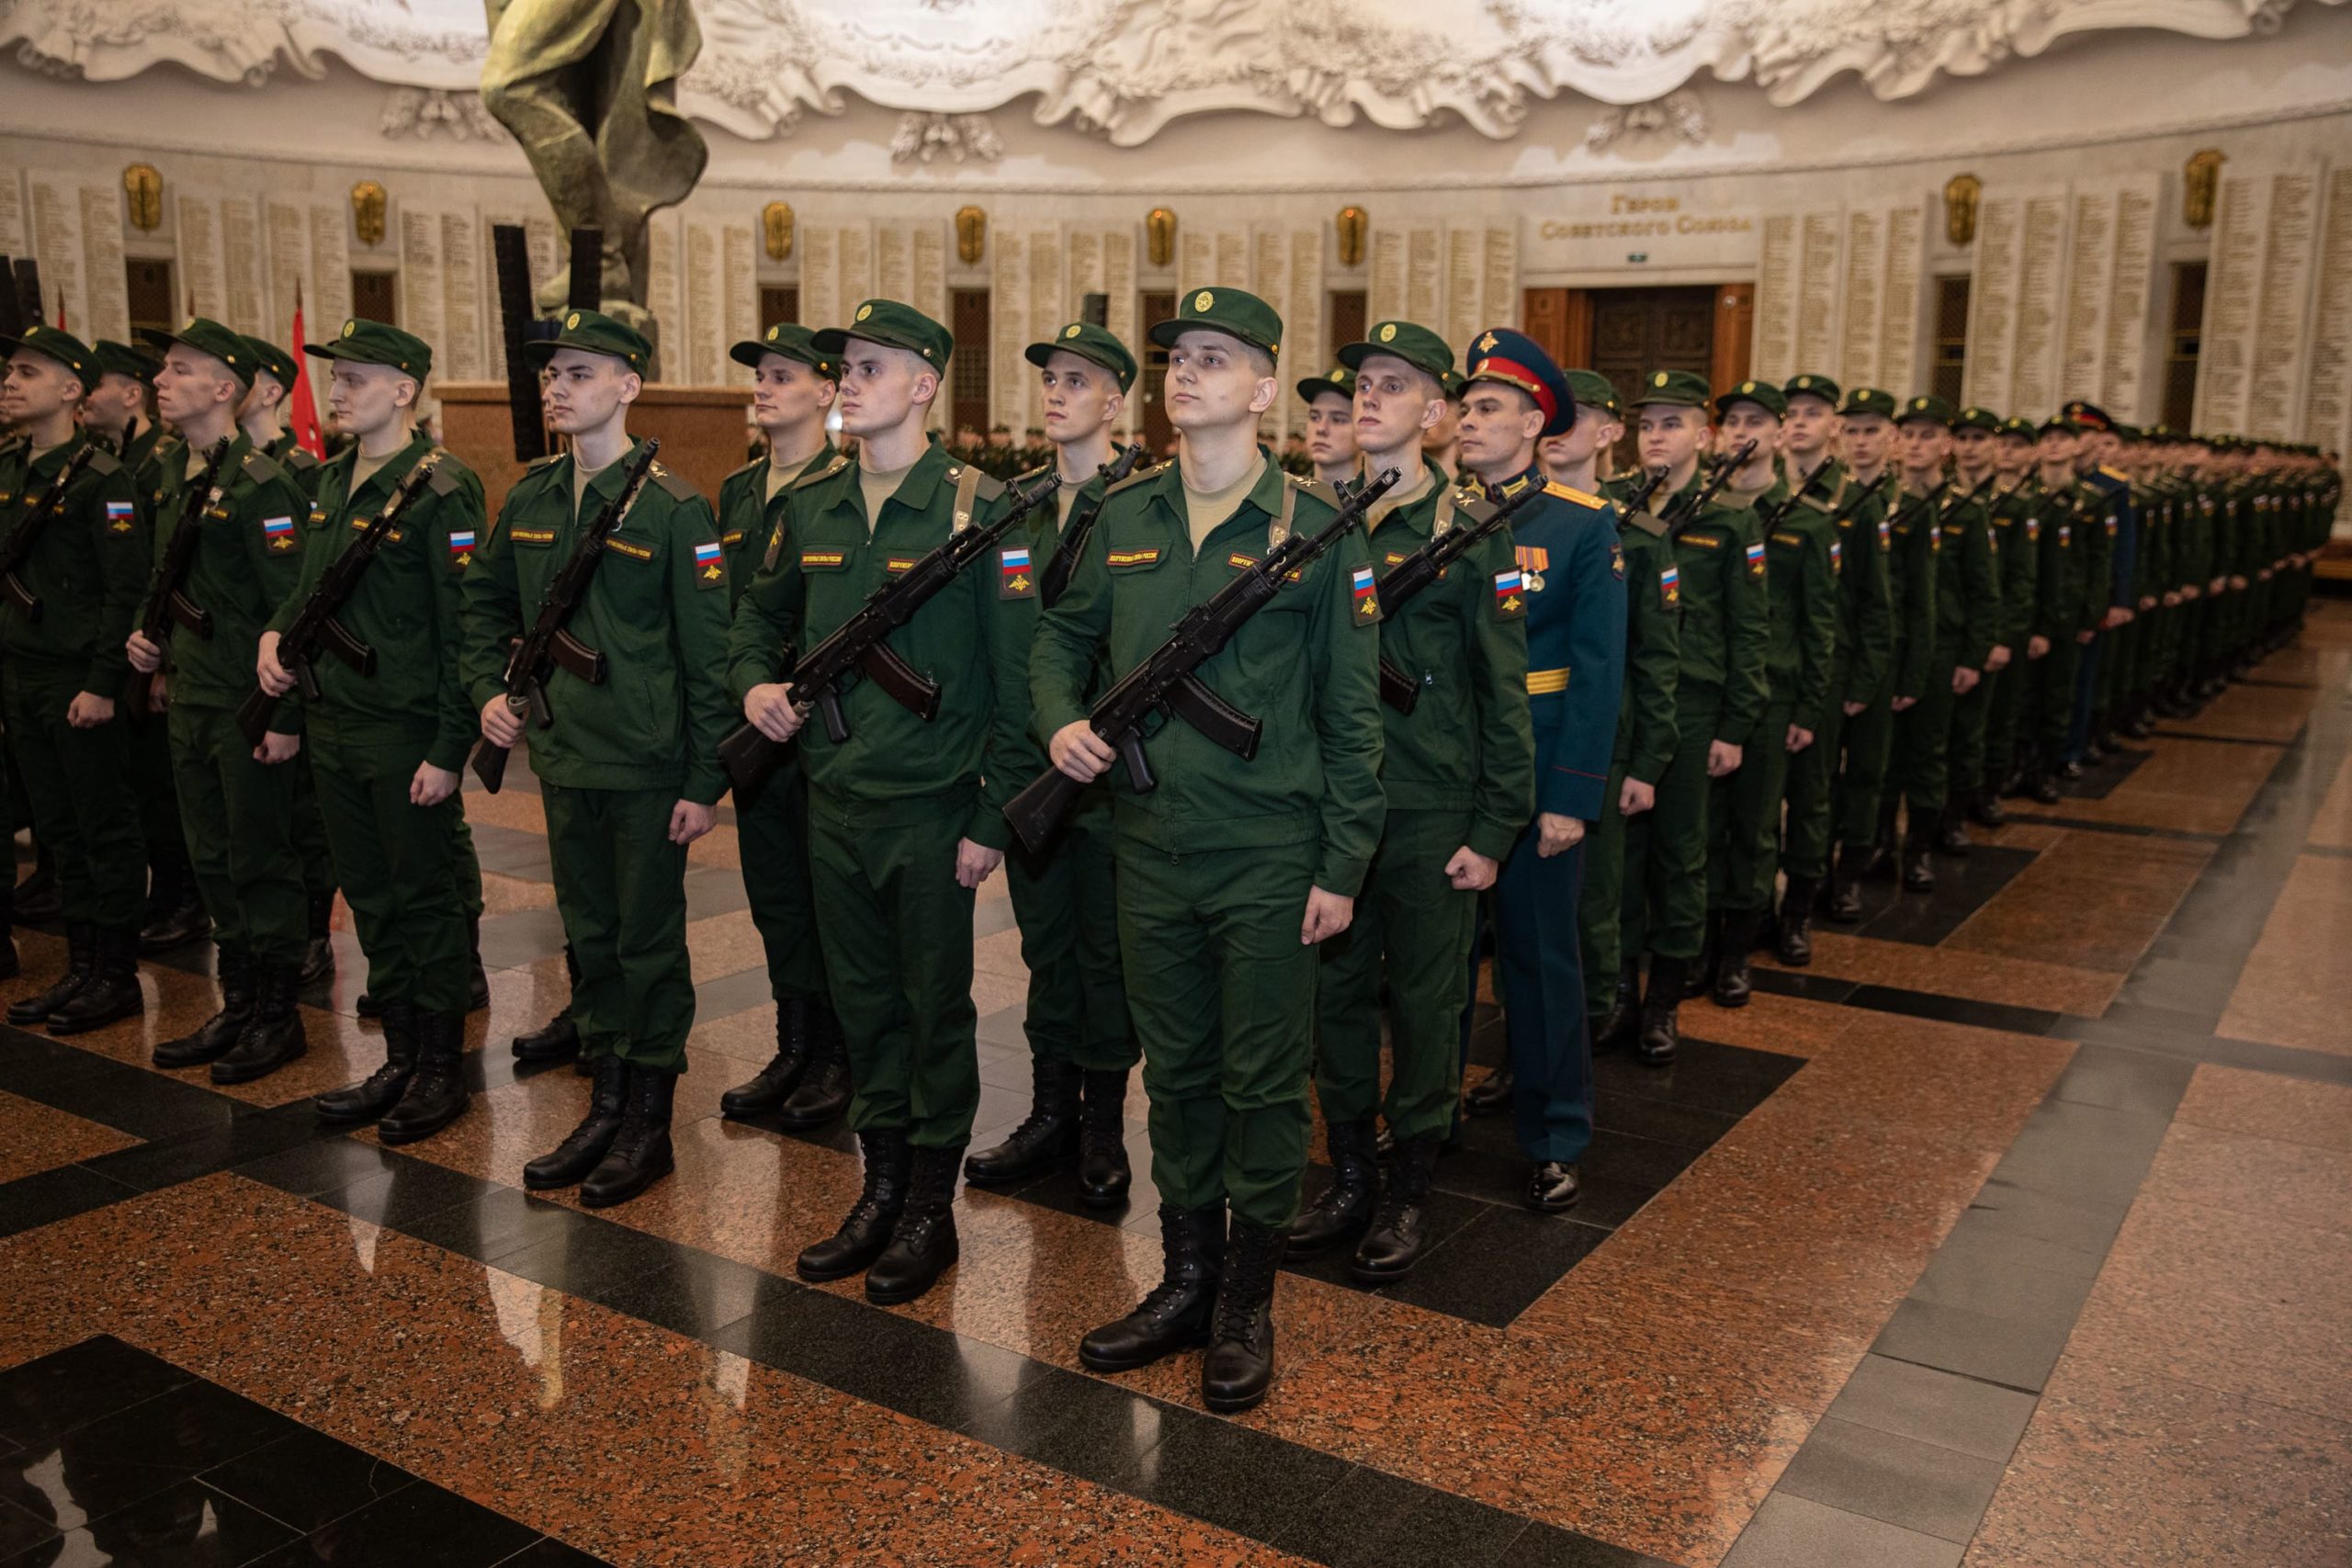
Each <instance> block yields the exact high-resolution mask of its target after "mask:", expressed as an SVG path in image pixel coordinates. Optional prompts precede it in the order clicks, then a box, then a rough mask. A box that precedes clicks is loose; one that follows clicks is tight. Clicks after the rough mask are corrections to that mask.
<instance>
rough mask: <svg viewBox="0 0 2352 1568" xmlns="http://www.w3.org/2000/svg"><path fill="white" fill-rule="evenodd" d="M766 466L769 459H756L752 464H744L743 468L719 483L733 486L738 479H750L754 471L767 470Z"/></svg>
mask: <svg viewBox="0 0 2352 1568" xmlns="http://www.w3.org/2000/svg"><path fill="white" fill-rule="evenodd" d="M766 466H767V459H766V458H765V457H754V458H752V460H751V461H750V462H748V463H746V464H744V465H743V466H742V467H741V468H738V469H736V470H735V471H734V472H733V473H731V474H729V475H728V476H727V477H726V478H725V479H721V480H720V481H719V483H721V484H733V483H734V482H735V481H736V480H737V479H744V478H747V477H749V476H750V474H751V472H752V469H754V468H765V467H766Z"/></svg>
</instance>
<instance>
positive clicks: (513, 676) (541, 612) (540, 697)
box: [473, 435, 662, 795]
mask: <svg viewBox="0 0 2352 1568" xmlns="http://www.w3.org/2000/svg"><path fill="white" fill-rule="evenodd" d="M661 449H662V443H661V441H660V440H659V439H658V438H657V437H654V436H650V435H649V436H647V437H646V438H645V445H643V446H639V448H638V449H637V453H636V455H635V456H634V457H630V458H629V459H628V462H627V463H626V464H624V465H623V466H622V468H621V484H620V489H619V490H617V491H614V493H613V499H612V500H610V501H608V502H605V504H604V506H603V507H602V508H601V509H600V510H599V511H598V512H597V513H596V515H595V516H594V518H592V519H591V520H590V521H589V524H588V526H587V529H586V530H585V531H584V532H582V534H581V536H580V542H579V543H578V544H576V545H574V546H573V547H571V558H570V559H569V560H566V561H565V562H564V563H563V565H562V567H561V568H560V569H559V570H557V572H556V574H555V577H554V579H553V581H549V582H548V591H547V592H546V593H544V594H543V595H541V596H540V599H539V609H538V614H537V615H534V616H533V617H532V619H531V629H530V630H529V631H527V632H525V633H524V634H523V637H522V639H521V640H520V641H518V642H517V643H515V651H514V652H512V653H510V654H508V655H507V656H506V674H505V676H504V681H505V684H506V705H507V707H508V708H509V709H510V710H512V711H513V712H514V713H515V715H517V716H524V715H527V716H529V717H530V719H531V722H532V723H534V724H536V725H537V726H538V728H541V729H548V728H552V727H553V726H554V724H555V711H554V710H553V709H552V708H550V707H548V677H549V676H550V675H553V674H554V673H555V672H556V671H557V670H559V669H562V670H568V671H571V674H572V676H573V677H574V678H575V679H577V680H581V681H584V682H587V683H588V684H589V685H591V686H601V685H603V684H604V683H605V656H604V655H603V654H602V653H600V652H598V651H597V650H596V649H593V648H590V647H588V646H587V645H586V644H585V643H582V641H581V640H580V639H579V638H578V637H573V636H572V635H571V633H570V632H568V631H566V630H565V629H564V623H565V622H567V621H569V620H571V613H572V612H573V611H574V610H577V609H578V608H579V607H580V602H581V601H582V600H583V599H585V598H586V597H588V584H589V582H590V581H591V580H593V579H594V577H595V575H596V563H597V562H598V561H600V560H602V559H603V558H604V556H605V540H606V539H607V538H610V537H611V536H612V534H613V532H614V530H615V529H616V528H618V527H619V526H620V525H621V522H622V520H623V519H624V518H626V517H628V509H629V508H630V507H631V506H634V505H635V504H637V495H638V491H641V490H643V489H644V488H645V481H646V479H647V478H648V476H650V474H651V473H652V472H653V454H654V453H656V452H658V451H660V450H661ZM510 755H512V753H511V752H509V751H508V750H507V749H506V748H505V747H503V746H493V745H492V744H491V743H490V741H489V739H487V738H484V739H482V740H481V743H480V744H478V745H477V746H475V747H474V759H473V768H474V777H476V778H478V779H480V780H481V787H482V788H484V789H486V790H488V791H489V792H490V793H491V794H492V795H496V794H497V793H498V790H499V786H500V785H502V784H504V783H505V782H506V760H507V758H508V757H509V756H510Z"/></svg>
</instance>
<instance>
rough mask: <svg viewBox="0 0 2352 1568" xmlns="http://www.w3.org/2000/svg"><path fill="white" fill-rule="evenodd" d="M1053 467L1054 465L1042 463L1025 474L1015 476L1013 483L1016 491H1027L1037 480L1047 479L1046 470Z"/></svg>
mask: <svg viewBox="0 0 2352 1568" xmlns="http://www.w3.org/2000/svg"><path fill="white" fill-rule="evenodd" d="M1052 467H1053V465H1052V464H1051V463H1040V464H1038V465H1037V466H1036V467H1035V468H1032V469H1030V470H1029V471H1028V472H1027V473H1025V474H1015V475H1013V476H1012V483H1013V485H1014V487H1015V488H1016V489H1024V490H1025V489H1026V488H1028V487H1029V486H1030V485H1032V484H1034V483H1035V482H1036V481H1037V480H1039V479H1044V478H1045V477H1046V469H1048V468H1052Z"/></svg>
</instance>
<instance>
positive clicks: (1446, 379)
mask: <svg viewBox="0 0 2352 1568" xmlns="http://www.w3.org/2000/svg"><path fill="white" fill-rule="evenodd" d="M1438 380H1439V381H1440V382H1441V383H1442V384H1443V386H1444V387H1445V395H1446V396H1447V397H1449V398H1451V399H1453V400H1454V401H1455V402H1457V403H1458V402H1460V401H1461V400H1462V394H1463V393H1464V392H1466V391H1468V390H1469V389H1470V378H1469V377H1467V376H1464V374H1463V373H1462V372H1461V371H1459V370H1449V371H1447V372H1446V373H1445V374H1444V375H1442V376H1441V377H1439V378H1438Z"/></svg>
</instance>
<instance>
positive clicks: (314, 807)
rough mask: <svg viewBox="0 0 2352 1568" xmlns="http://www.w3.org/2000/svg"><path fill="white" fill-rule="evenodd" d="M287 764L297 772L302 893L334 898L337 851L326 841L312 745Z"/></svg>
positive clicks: (297, 844)
mask: <svg viewBox="0 0 2352 1568" xmlns="http://www.w3.org/2000/svg"><path fill="white" fill-rule="evenodd" d="M288 766H289V767H290V768H291V769H292V770H293V773H294V852H295V853H296V854H298V855H300V856H301V857H302V894H303V897H306V898H311V899H325V898H332V897H334V851H333V850H332V849H331V848H330V847H329V846H328V842H327V824H326V818H325V817H324V815H323V814H322V812H321V810H320V807H319V788H318V784H317V783H316V782H315V781H314V780H313V779H312V778H311V750H310V748H309V747H307V746H305V747H304V748H303V749H302V750H301V751H300V754H298V755H297V756H296V757H295V759H294V761H292V762H291V763H289V764H288Z"/></svg>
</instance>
